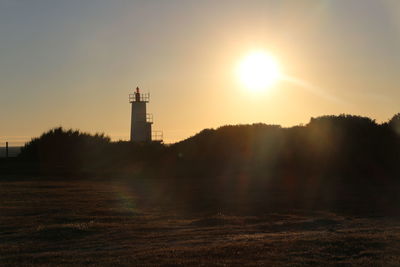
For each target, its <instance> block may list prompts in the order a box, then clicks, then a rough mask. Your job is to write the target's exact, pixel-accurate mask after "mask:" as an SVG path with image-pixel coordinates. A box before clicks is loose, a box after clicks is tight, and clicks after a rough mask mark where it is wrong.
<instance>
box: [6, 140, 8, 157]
mask: <svg viewBox="0 0 400 267" xmlns="http://www.w3.org/2000/svg"><path fill="white" fill-rule="evenodd" d="M6 158H8V142H6Z"/></svg>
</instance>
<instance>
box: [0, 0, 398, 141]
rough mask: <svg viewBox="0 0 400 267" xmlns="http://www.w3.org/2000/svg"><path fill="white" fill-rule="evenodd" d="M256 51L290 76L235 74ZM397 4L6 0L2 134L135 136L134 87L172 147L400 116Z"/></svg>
mask: <svg viewBox="0 0 400 267" xmlns="http://www.w3.org/2000/svg"><path fill="white" fill-rule="evenodd" d="M254 50H265V51H268V53H270V54H272V55H274V57H275V58H276V59H277V60H278V61H279V64H280V66H281V69H282V72H283V73H284V74H285V76H287V77H290V79H285V80H282V81H279V82H278V83H277V84H275V85H274V86H273V87H271V88H268V89H267V90H264V91H262V92H253V91H250V90H248V89H247V88H245V87H244V86H243V85H242V84H240V83H239V82H238V79H237V77H236V76H237V75H236V74H235V66H237V65H238V63H239V62H240V60H241V59H242V58H243V57H244V56H245V55H246V54H248V53H249V52H250V51H254ZM399 82H400V1H398V0H381V1H377V0H296V1H293V0H290V1H289V0H287V1H285V0H281V1H278V0H263V1H251V0H247V1H241V0H240V1H234V0H231V1H228V0H212V1H211V0H203V1H197V0H143V1H141V0H137V1H134V0H131V1H128V0H113V1H108V0H85V1H81V0H69V1H62V0H35V1H31V0H0V142H1V143H4V142H5V141H9V142H10V143H11V145H21V144H23V143H24V142H26V141H29V140H30V139H31V138H32V137H36V136H39V135H40V134H41V133H43V132H44V131H47V130H49V129H50V128H53V127H57V126H63V127H65V128H73V129H79V130H82V131H86V132H90V133H96V132H99V133H105V134H106V135H108V136H110V137H111V138H112V139H113V140H128V139H129V132H130V104H129V102H128V95H129V93H132V92H133V89H134V88H136V86H139V87H140V88H141V90H142V91H143V92H150V94H151V99H150V103H149V104H148V112H150V113H152V114H153V115H154V124H153V129H154V130H162V131H163V133H164V140H165V142H166V143H171V142H176V141H179V140H182V139H185V138H188V137H190V136H192V135H194V134H196V133H197V132H199V131H201V130H202V129H204V128H215V127H219V126H222V125H227V124H247V123H258V122H262V123H267V124H279V125H282V126H284V127H290V126H294V125H298V124H306V123H307V122H308V121H309V120H310V118H311V117H316V116H321V115H328V114H329V115H330V114H342V113H346V114H354V115H361V116H368V117H371V118H373V119H376V120H377V122H384V121H387V120H389V119H390V118H391V117H392V116H393V115H394V114H395V113H398V112H400V90H399V88H398V85H399Z"/></svg>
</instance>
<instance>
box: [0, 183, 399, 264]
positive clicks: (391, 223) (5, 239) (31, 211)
mask: <svg viewBox="0 0 400 267" xmlns="http://www.w3.org/2000/svg"><path fill="white" fill-rule="evenodd" d="M154 188H156V186H155V185H154V184H152V183H149V182H146V181H145V180H137V181H136V182H134V183H132V182H131V181H127V180H122V179H121V180H114V181H106V180H104V179H103V180H101V179H97V180H95V179H93V180H88V179H86V180H74V179H69V180H68V179H67V180H66V179H63V180H61V179H57V178H55V177H54V178H51V177H50V178H29V179H27V178H25V179H24V178H11V177H2V178H1V181H0V238H1V242H0V265H1V266H15V265H62V264H65V265H127V266H132V265H200V266H210V265H217V266H230V265H248V266H256V265H261V266H280V265H283V266H285V265H290V266H304V265H343V266H347V265H359V266H399V265H400V220H399V219H396V218H394V217H378V216H374V217H371V216H358V217H355V216H349V215H343V214H337V213H332V212H327V211H326V212H324V211H315V212H304V211H301V210H293V211H285V212H283V211H282V212H265V213H264V212H259V213H253V214H251V213H250V214H249V213H246V214H244V213H243V214H240V213H235V212H230V213H229V214H227V213H226V212H225V211H222V210H221V211H219V212H218V211H211V210H210V211H206V210H202V211H201V212H200V211H198V212H180V210H181V209H179V208H177V206H176V205H172V204H170V203H168V201H165V202H163V199H164V198H165V199H167V198H168V194H171V192H170V193H168V192H167V191H165V190H157V189H154ZM149 190H151V194H150V193H149ZM187 193H188V194H190V192H187ZM181 205H185V203H181ZM186 210H188V209H186ZM189 210H190V207H189Z"/></svg>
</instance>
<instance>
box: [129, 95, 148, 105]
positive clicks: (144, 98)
mask: <svg viewBox="0 0 400 267" xmlns="http://www.w3.org/2000/svg"><path fill="white" fill-rule="evenodd" d="M137 94H139V97H136V95H137ZM149 101H150V93H134V94H129V102H130V103H132V102H146V103H147V102H149Z"/></svg>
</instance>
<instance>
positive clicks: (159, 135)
mask: <svg viewBox="0 0 400 267" xmlns="http://www.w3.org/2000/svg"><path fill="white" fill-rule="evenodd" d="M151 141H153V142H162V141H163V132H162V131H152V132H151Z"/></svg>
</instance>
